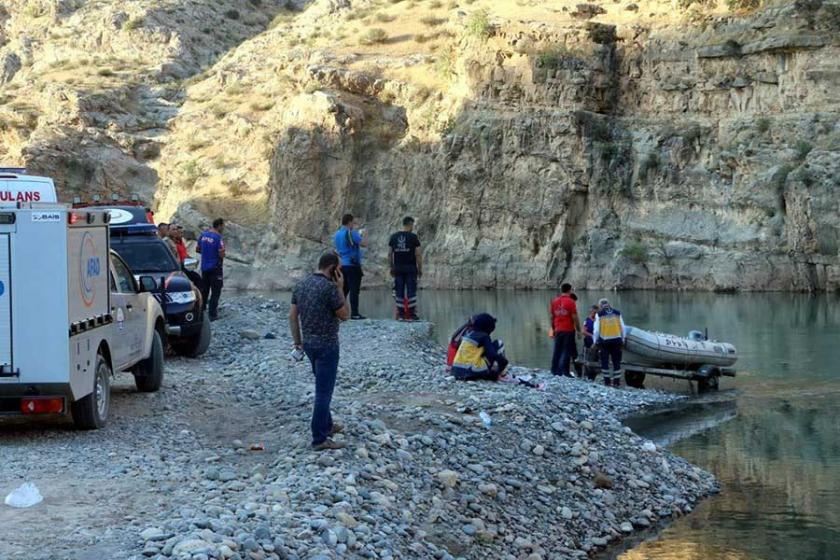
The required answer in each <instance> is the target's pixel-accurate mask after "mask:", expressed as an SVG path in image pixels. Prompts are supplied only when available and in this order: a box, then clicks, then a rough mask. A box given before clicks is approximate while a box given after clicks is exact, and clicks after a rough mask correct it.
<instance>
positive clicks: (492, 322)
mask: <svg viewBox="0 0 840 560" xmlns="http://www.w3.org/2000/svg"><path fill="white" fill-rule="evenodd" d="M494 330H496V319H495V317H493V316H491V315H488V314H487V313H480V314H478V315H476V316H475V317H473V318H472V325H471V326H470V328H469V329H468V330H467V331H466V332H465V333H464V335H463V337H462V338H461V344H460V346H459V347H458V352H457V353H456V354H455V359H454V360H453V362H452V375H454V376H455V377H456V378H457V379H461V380H463V381H474V380H477V379H487V380H490V381H497V380H498V379H499V377H501V376H502V375H503V374H504V372H505V370H506V369H507V366H508V360H507V358H506V357H505V351H504V344H502V341H501V340H493V339H492V338H490V335H491V334H492V333H493V331H494Z"/></svg>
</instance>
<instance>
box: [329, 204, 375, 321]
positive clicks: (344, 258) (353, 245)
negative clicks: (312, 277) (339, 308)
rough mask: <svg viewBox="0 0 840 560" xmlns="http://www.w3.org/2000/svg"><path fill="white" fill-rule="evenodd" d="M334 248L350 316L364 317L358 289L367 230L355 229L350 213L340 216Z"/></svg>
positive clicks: (360, 281)
mask: <svg viewBox="0 0 840 560" xmlns="http://www.w3.org/2000/svg"><path fill="white" fill-rule="evenodd" d="M334 241H335V250H336V251H337V252H338V256H339V257H340V258H341V271H342V273H343V274H344V296H345V297H347V296H348V294H349V300H350V318H351V319H364V317H363V316H362V315H361V314H360V313H359V290H361V288H362V276H364V273H363V272H362V247H367V232H366V231H364V230H362V231H359V230H357V229H356V220H355V219H354V218H353V215H352V214H345V215H344V216H342V218H341V227H340V228H338V231H337V232H335V237H334Z"/></svg>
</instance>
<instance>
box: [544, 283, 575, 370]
mask: <svg viewBox="0 0 840 560" xmlns="http://www.w3.org/2000/svg"><path fill="white" fill-rule="evenodd" d="M548 311H549V314H550V315H551V329H552V332H553V336H554V352H553V353H552V356H551V373H553V374H554V375H561V376H566V377H574V375H573V374H572V372H571V369H570V365H571V361H572V356H573V355H574V354H575V353H576V352H577V345H576V342H575V334H576V333H580V332H581V330H580V319H579V318H578V312H577V304H576V303H575V301H574V299H572V285H571V284H569V283H563V284H562V285H561V286H560V295H559V296H557V297H556V298H554V299H553V300H552V301H551V304H550V305H549V307H548Z"/></svg>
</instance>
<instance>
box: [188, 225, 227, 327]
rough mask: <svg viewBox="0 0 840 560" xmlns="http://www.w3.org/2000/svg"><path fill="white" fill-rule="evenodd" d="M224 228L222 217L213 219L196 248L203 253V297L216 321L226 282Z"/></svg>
mask: <svg viewBox="0 0 840 560" xmlns="http://www.w3.org/2000/svg"><path fill="white" fill-rule="evenodd" d="M224 229H225V221H224V220H223V219H222V218H216V219H215V220H213V227H212V228H210V229H208V230H207V231H205V232H203V233H202V234H201V235H200V236H199V237H198V244H197V245H196V247H195V250H196V251H197V252H198V253H201V280H202V282H201V297H202V299H203V300H204V307H205V308H208V307H209V311H210V320H211V321H215V320H216V319H217V318H218V316H219V298H220V297H221V295H222V286H223V284H224V275H223V274H222V264H223V263H224V260H225V242H224V240H223V239H222V232H223V231H224ZM211 292H212V293H211Z"/></svg>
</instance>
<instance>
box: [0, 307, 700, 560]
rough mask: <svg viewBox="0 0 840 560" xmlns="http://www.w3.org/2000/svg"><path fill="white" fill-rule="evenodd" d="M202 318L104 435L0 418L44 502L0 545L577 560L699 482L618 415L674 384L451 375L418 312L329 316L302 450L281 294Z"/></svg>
mask: <svg viewBox="0 0 840 560" xmlns="http://www.w3.org/2000/svg"><path fill="white" fill-rule="evenodd" d="M222 312H223V318H222V320H220V321H218V322H217V323H214V327H215V332H214V344H213V348H212V349H211V351H210V352H209V353H208V354H207V355H206V356H205V357H204V358H202V359H201V360H183V359H176V358H173V359H171V360H170V361H169V362H168V363H167V378H166V381H165V385H164V389H163V390H162V391H161V392H160V393H158V394H153V395H143V394H137V393H134V392H133V390H132V389H131V385H130V383H129V382H130V377H129V376H126V375H122V376H120V377H119V381H120V383H119V384H118V385H117V386H116V388H115V395H114V402H113V406H112V415H113V417H112V420H111V423H110V425H109V426H108V427H107V428H106V429H105V430H104V431H100V432H90V433H79V432H75V431H73V430H72V429H71V428H70V427H69V424H67V423H65V422H58V423H56V422H52V423H38V424H22V423H20V422H16V421H15V422H9V421H2V422H0V446H1V447H2V459H0V464H2V478H0V492H2V493H3V494H4V495H5V494H6V493H8V492H9V491H10V490H12V489H13V488H14V487H16V486H17V485H19V484H20V483H21V482H23V481H31V482H34V483H35V484H36V485H38V486H39V488H41V491H42V493H43V494H44V496H45V501H44V503H43V504H41V505H39V506H36V507H34V508H32V509H29V510H14V509H12V508H8V507H6V506H0V558H3V559H5V558H33V559H34V558H79V559H81V558H191V559H196V560H198V559H208V558H242V559H263V558H299V559H313V558H318V559H323V558H340V557H347V558H453V557H455V558H457V557H464V558H504V559H508V558H509V559H519V558H529V559H537V558H583V557H586V556H588V555H590V554H592V553H593V552H595V551H597V550H599V549H602V548H604V547H606V546H608V545H609V544H610V543H612V542H615V541H616V540H618V539H620V538H621V537H622V536H623V535H628V534H631V533H633V532H634V531H636V530H638V529H643V528H645V527H648V526H650V525H651V524H652V523H656V522H657V521H658V520H661V519H663V518H668V517H670V516H673V515H681V514H684V513H688V512H690V511H691V510H692V507H693V505H694V504H695V503H696V501H697V500H699V499H700V498H702V497H703V496H705V495H706V494H708V493H710V492H713V491H715V481H714V479H713V477H712V476H711V475H710V474H708V473H706V472H705V471H702V470H701V469H699V468H696V467H694V466H692V465H690V464H688V463H687V462H686V461H684V460H682V459H680V458H678V457H675V456H674V455H672V454H670V453H669V452H667V451H665V450H661V449H657V448H656V446H654V445H653V444H652V443H650V442H647V441H645V440H644V439H642V438H639V437H638V436H636V435H634V434H633V433H632V432H631V431H630V430H629V429H627V428H625V427H623V426H622V425H621V423H620V421H619V418H620V417H621V416H622V415H624V414H628V413H631V412H638V411H639V410H643V409H645V408H648V407H652V406H657V405H662V404H665V403H669V402H672V401H674V400H675V399H677V398H679V397H677V396H674V395H670V394H666V393H659V392H651V391H636V390H625V389H621V390H615V389H606V388H603V387H601V386H600V385H594V384H590V383H586V382H582V381H576V380H565V379H564V380H560V379H553V378H552V379H548V377H547V376H546V379H547V380H548V388H547V390H546V391H537V390H534V389H530V388H527V387H524V386H518V385H512V384H493V383H463V382H455V381H454V380H452V379H451V378H448V377H447V376H445V374H444V371H443V367H442V357H443V350H442V349H441V348H439V347H438V346H437V345H436V344H435V343H433V342H432V341H431V340H430V338H429V337H428V332H429V328H430V326H429V325H428V324H424V323H416V324H407V323H396V322H390V321H362V322H352V323H348V324H346V325H344V326H343V327H342V363H341V368H340V371H339V383H338V387H337V390H336V397H335V400H334V403H333V414H334V416H335V418H336V420H337V421H339V422H341V423H342V424H344V425H345V427H346V434H345V435H343V436H339V438H341V439H342V440H343V441H344V442H345V443H346V444H347V448H346V449H344V450H341V451H337V452H331V453H321V454H316V453H313V452H311V451H310V449H309V418H310V413H311V399H312V390H313V383H312V376H311V371H310V370H309V368H308V363H307V362H303V363H300V364H297V363H293V362H291V361H290V360H289V359H288V352H289V349H290V338H289V335H288V329H287V324H286V319H285V317H286V315H287V312H288V304H287V303H286V302H278V301H272V300H269V299H265V298H261V297H257V296H250V295H248V296H228V297H227V303H226V304H225V306H224V307H223V309H222ZM268 332H271V333H274V334H275V335H276V338H269V339H266V338H263V335H265V334H266V333H268ZM243 335H244V336H243ZM519 372H520V373H525V370H519ZM527 373H530V374H532V375H533V374H534V373H535V372H533V371H528V372H527ZM538 375H539V376H540V377H543V376H544V372H543V373H539V374H538ZM481 411H484V412H486V413H487V414H489V415H490V418H491V421H492V424H491V425H490V426H489V427H487V426H486V425H485V424H484V423H483V422H482V420H481V419H480V418H479V416H478V414H479V412H481ZM252 444H262V446H264V448H265V449H264V450H263V451H260V450H251V447H252Z"/></svg>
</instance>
